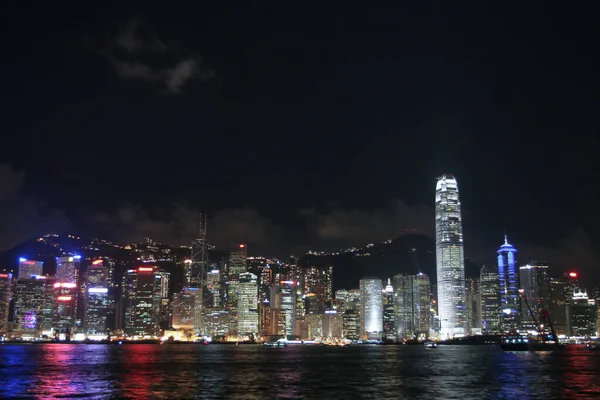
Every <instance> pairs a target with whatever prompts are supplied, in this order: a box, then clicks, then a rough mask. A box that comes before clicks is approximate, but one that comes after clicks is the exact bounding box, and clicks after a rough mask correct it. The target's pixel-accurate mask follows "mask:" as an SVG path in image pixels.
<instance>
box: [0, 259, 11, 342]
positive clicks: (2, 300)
mask: <svg viewBox="0 0 600 400" xmlns="http://www.w3.org/2000/svg"><path fill="white" fill-rule="evenodd" d="M11 296H12V274H11V273H10V272H7V271H6V270H4V271H2V272H0V335H5V334H6V333H7V332H8V317H9V311H10V298H11Z"/></svg>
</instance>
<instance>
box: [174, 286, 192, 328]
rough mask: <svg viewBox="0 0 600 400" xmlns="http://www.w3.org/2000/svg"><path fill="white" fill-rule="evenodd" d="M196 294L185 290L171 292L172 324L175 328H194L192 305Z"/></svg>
mask: <svg viewBox="0 0 600 400" xmlns="http://www.w3.org/2000/svg"><path fill="white" fill-rule="evenodd" d="M195 305H196V296H195V295H194V294H192V293H190V292H186V291H185V290H184V291H183V292H181V293H174V294H173V319H172V323H171V324H172V325H173V328H175V329H193V328H194V307H195Z"/></svg>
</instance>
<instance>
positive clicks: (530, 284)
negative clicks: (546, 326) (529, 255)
mask: <svg viewBox="0 0 600 400" xmlns="http://www.w3.org/2000/svg"><path fill="white" fill-rule="evenodd" d="M519 282H520V286H521V289H523V295H524V296H525V298H526V299H527V302H528V303H529V307H531V311H532V312H533V314H534V315H535V318H536V319H537V320H539V316H540V310H543V309H546V310H547V309H549V307H550V277H549V276H548V264H546V263H545V262H542V261H531V262H529V263H528V264H527V265H523V266H521V267H520V268H519ZM521 323H522V324H524V325H526V327H530V328H533V327H534V326H533V319H532V318H531V315H530V314H529V310H527V305H526V304H525V302H523V303H522V304H521Z"/></svg>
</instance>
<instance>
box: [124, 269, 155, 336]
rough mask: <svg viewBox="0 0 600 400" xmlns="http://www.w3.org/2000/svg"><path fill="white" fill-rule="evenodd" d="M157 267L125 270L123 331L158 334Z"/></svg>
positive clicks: (137, 334) (141, 334) (133, 333)
mask: <svg viewBox="0 0 600 400" xmlns="http://www.w3.org/2000/svg"><path fill="white" fill-rule="evenodd" d="M156 272H158V268H156V267H153V266H149V265H145V266H140V267H137V268H136V269H131V270H128V271H126V272H125V275H124V276H123V285H122V288H123V296H122V299H123V307H124V320H125V321H124V322H125V324H124V325H125V333H126V334H127V335H128V336H133V337H157V336H158V335H159V313H158V312H157V310H159V309H160V304H156V303H157V298H158V299H160V296H156V291H157V289H158V291H160V286H158V285H157V284H156V282H155V281H156V280H157V279H156V278H155V275H156Z"/></svg>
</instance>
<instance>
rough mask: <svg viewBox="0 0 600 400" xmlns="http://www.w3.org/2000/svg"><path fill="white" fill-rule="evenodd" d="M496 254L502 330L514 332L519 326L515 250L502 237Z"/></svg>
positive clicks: (519, 306) (505, 238)
mask: <svg viewBox="0 0 600 400" xmlns="http://www.w3.org/2000/svg"><path fill="white" fill-rule="evenodd" d="M497 254H498V285H499V288H500V309H501V310H502V314H501V315H502V318H501V319H502V320H501V323H502V329H503V330H504V331H505V332H510V331H513V330H516V329H517V328H518V326H519V322H520V319H519V310H520V308H521V303H520V300H519V287H518V283H519V277H518V269H517V259H516V254H517V249H515V247H514V246H513V245H512V244H510V243H508V238H507V237H506V235H504V244H502V246H500V249H498V251H497Z"/></svg>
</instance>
